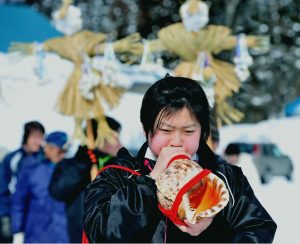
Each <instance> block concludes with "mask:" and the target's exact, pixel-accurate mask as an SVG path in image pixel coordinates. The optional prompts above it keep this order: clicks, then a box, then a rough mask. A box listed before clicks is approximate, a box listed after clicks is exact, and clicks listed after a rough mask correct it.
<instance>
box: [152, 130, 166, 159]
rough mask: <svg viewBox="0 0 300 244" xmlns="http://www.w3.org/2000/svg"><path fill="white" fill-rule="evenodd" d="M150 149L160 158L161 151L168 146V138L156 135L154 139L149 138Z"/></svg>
mask: <svg viewBox="0 0 300 244" xmlns="http://www.w3.org/2000/svg"><path fill="white" fill-rule="evenodd" d="M148 141H149V147H150V149H151V151H152V152H153V153H154V154H155V155H156V156H158V155H159V153H160V151H161V149H162V148H163V147H166V146H167V145H168V138H167V137H164V136H160V135H158V134H156V135H155V136H153V137H152V138H150V137H149V140H148Z"/></svg>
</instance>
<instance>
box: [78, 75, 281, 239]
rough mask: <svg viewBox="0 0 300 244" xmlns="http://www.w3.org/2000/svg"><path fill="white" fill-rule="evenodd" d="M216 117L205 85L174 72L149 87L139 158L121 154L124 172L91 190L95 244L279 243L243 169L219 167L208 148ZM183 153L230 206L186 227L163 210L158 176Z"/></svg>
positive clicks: (90, 230)
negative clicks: (209, 175)
mask: <svg viewBox="0 0 300 244" xmlns="http://www.w3.org/2000/svg"><path fill="white" fill-rule="evenodd" d="M209 113H210V110H209V105H208V101H207V98H206V95H205V93H204V91H203V89H202V87H201V85H200V84H199V83H198V82H196V81H194V80H191V79H189V78H183V77H171V76H169V75H167V76H166V77H165V78H163V79H161V80H159V81H157V82H156V83H154V84H153V85H152V86H151V87H150V88H149V89H148V90H147V92H146V93H145V95H144V98H143V102H142V107H141V111H140V119H141V122H142V125H143V128H144V131H145V135H146V139H147V141H146V142H145V144H144V145H143V146H142V147H141V149H140V151H139V152H138V154H137V156H136V157H135V158H133V157H131V156H130V154H129V153H128V151H127V150H126V149H125V148H122V149H120V151H119V153H118V157H117V159H116V160H115V162H114V164H115V165H116V166H115V167H118V166H119V168H106V169H105V170H103V171H102V172H101V173H100V174H99V175H98V176H97V177H96V179H95V180H94V181H93V182H92V183H91V184H89V185H88V187H87V189H86V198H85V215H84V231H85V234H86V237H87V239H88V241H89V242H90V243H95V242H97V243H99V242H141V243H146V242H153V243H166V242H181V243H188V242H197V243H199V242H214V243H218V242H230V243H236V242H256V243H264V242H267V243H269V242H272V240H273V238H274V235H275V231H276V227H277V226H276V223H275V222H274V221H273V219H272V218H271V217H270V215H269V214H268V212H267V211H266V210H265V208H264V207H263V206H262V205H261V204H260V202H259V201H258V200H257V198H256V197H255V195H254V192H253V190H252V189H251V186H250V185H249V183H248V181H247V178H246V177H245V176H244V175H243V173H242V171H241V169H240V168H238V167H235V166H232V165H229V164H227V163H222V162H218V161H217V159H216V157H215V154H214V153H213V151H212V150H211V149H210V148H209V147H208V145H207V144H206V140H207V138H208V135H209V132H210V124H209ZM178 154H183V155H186V156H188V157H189V158H191V159H193V160H196V162H198V164H199V165H200V166H201V167H202V168H205V169H209V170H211V171H212V172H213V173H214V174H216V175H217V176H218V177H219V178H220V179H222V180H223V181H224V183H225V184H226V187H227V189H228V191H229V193H230V194H229V195H230V199H229V202H228V204H227V206H226V207H225V208H224V209H222V210H221V211H220V212H219V213H218V214H216V215H215V216H214V217H209V218H205V219H204V220H202V221H200V222H199V223H195V224H192V223H189V222H188V221H187V220H185V224H186V225H179V224H174V223H173V222H172V221H171V220H170V219H169V218H167V217H166V216H165V215H164V214H163V213H162V212H160V210H159V208H158V199H157V195H156V192H157V187H156V185H155V179H156V178H157V177H158V176H159V175H160V174H161V173H162V172H164V171H165V170H166V168H167V164H168V162H169V161H170V159H172V158H173V157H174V156H175V155H178ZM120 166H122V167H126V168H130V169H132V170H134V171H132V172H128V171H126V170H124V168H123V169H120ZM136 172H139V173H140V174H141V175H136V174H137V173H136Z"/></svg>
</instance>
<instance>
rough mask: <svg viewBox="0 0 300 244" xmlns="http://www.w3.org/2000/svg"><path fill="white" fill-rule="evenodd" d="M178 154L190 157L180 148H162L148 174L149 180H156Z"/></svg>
mask: <svg viewBox="0 0 300 244" xmlns="http://www.w3.org/2000/svg"><path fill="white" fill-rule="evenodd" d="M179 154H183V155H186V156H188V157H191V155H189V154H188V153H186V152H185V151H184V150H183V148H182V147H163V148H162V150H161V152H160V153H159V155H158V158H157V161H156V163H155V166H154V168H153V170H152V171H151V173H150V176H151V178H152V179H156V178H157V177H158V176H159V175H160V174H161V173H163V172H164V171H165V170H166V168H167V166H168V163H169V162H170V160H171V159H172V158H173V157H175V156H176V155H179Z"/></svg>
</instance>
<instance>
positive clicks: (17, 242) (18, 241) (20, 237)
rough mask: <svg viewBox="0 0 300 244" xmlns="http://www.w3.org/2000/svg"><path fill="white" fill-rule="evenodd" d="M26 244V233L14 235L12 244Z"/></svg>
mask: <svg viewBox="0 0 300 244" xmlns="http://www.w3.org/2000/svg"><path fill="white" fill-rule="evenodd" d="M23 243H24V232H19V233H15V234H14V235H13V241H12V244H23Z"/></svg>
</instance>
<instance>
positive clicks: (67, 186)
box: [49, 116, 121, 243]
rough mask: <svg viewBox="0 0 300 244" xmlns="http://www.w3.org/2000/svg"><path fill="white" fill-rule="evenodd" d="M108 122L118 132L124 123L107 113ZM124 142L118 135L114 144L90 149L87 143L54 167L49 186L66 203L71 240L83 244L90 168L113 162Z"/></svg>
mask: <svg viewBox="0 0 300 244" xmlns="http://www.w3.org/2000/svg"><path fill="white" fill-rule="evenodd" d="M106 121H107V123H108V125H109V127H110V128H111V129H113V130H114V131H116V132H117V133H119V132H120V130H121V125H120V123H119V122H118V121H116V120H115V119H113V118H111V117H108V116H106ZM92 129H93V136H94V138H97V122H96V121H95V120H92ZM120 147H121V143H120V141H119V137H118V138H116V142H115V143H114V144H111V143H110V142H105V143H104V145H103V146H102V147H98V148H96V149H95V150H93V151H92V150H88V149H87V147H86V146H84V147H83V146H80V147H79V149H78V152H77V153H76V155H75V157H71V158H69V159H65V160H64V161H63V162H61V163H60V164H59V165H57V167H56V168H55V170H54V173H53V176H52V179H51V181H50V185H49V192H50V194H51V196H52V197H53V198H55V199H57V200H59V201H63V202H65V203H66V205H67V219H68V231H69V236H70V242H71V243H80V242H81V239H82V231H83V213H84V189H85V188H86V186H87V185H88V184H89V183H90V182H91V176H90V170H91V167H92V165H93V163H95V164H97V165H98V168H99V169H101V168H102V167H104V166H105V165H107V164H110V162H111V161H114V157H115V156H116V154H117V151H118V150H119V149H120Z"/></svg>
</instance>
